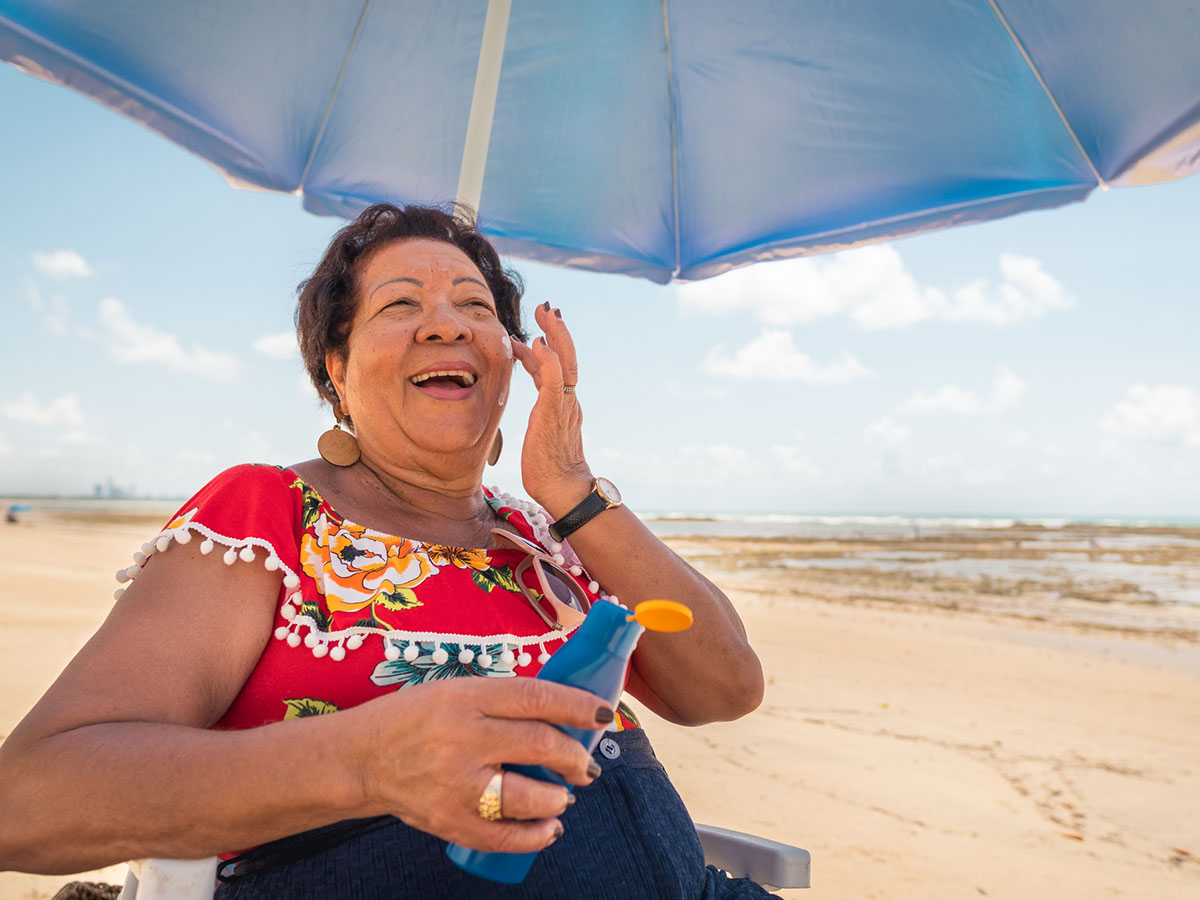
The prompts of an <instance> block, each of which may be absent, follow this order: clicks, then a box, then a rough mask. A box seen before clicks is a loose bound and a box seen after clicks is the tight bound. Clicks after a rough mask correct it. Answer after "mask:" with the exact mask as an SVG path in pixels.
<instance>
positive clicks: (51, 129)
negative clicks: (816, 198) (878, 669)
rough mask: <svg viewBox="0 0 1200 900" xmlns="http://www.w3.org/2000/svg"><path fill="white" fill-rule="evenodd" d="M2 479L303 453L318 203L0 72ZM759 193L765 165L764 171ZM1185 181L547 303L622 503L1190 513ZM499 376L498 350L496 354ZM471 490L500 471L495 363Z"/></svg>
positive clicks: (593, 284) (208, 469)
mask: <svg viewBox="0 0 1200 900" xmlns="http://www.w3.org/2000/svg"><path fill="white" fill-rule="evenodd" d="M0 104H2V105H3V108H4V110H5V119H6V126H7V128H8V132H7V137H8V139H7V140H6V141H5V143H4V145H3V146H2V147H0V163H2V165H0V179H2V187H3V196H4V197H5V200H6V213H7V214H6V215H5V216H3V217H0V309H3V312H4V316H5V328H4V329H3V337H0V341H2V342H3V345H2V346H3V349H4V358H5V360H6V362H7V365H6V366H5V368H4V371H3V374H0V495H12V494H17V493H20V494H73V495H76V496H88V495H90V494H91V493H92V492H93V490H94V487H95V486H96V485H102V486H105V485H107V484H109V483H110V479H111V483H112V484H113V485H114V486H122V487H123V489H131V488H134V487H136V490H137V491H138V493H139V494H141V495H145V496H170V497H186V496H188V495H190V494H191V493H193V492H194V491H196V490H197V489H198V488H199V487H200V486H201V485H202V484H203V483H204V482H205V481H207V480H208V479H209V478H210V477H212V475H214V474H215V473H216V472H218V471H220V470H221V469H222V468H225V467H227V466H230V465H234V464H236V463H239V462H243V461H259V462H272V463H278V464H288V463H292V462H296V461H298V460H301V459H305V458H308V457H311V456H313V455H315V442H316V438H317V436H318V435H319V434H320V432H321V431H322V430H324V429H325V428H326V427H328V425H329V424H330V421H331V419H330V415H329V413H328V411H327V410H326V409H324V408H323V407H322V406H321V404H319V403H318V401H317V399H316V396H315V393H314V391H313V389H312V388H311V386H309V385H308V384H307V382H306V378H305V376H304V373H303V367H302V365H301V364H300V361H299V356H298V353H297V351H296V349H295V341H294V338H293V337H292V335H291V316H292V309H293V305H294V302H295V301H294V298H295V286H296V284H297V283H298V282H299V281H300V280H301V279H302V278H303V277H305V275H306V274H307V273H308V272H309V271H311V268H312V266H313V265H314V264H315V263H316V261H317V260H318V259H319V257H320V254H321V252H322V250H323V248H324V246H325V244H326V242H327V241H328V239H329V237H330V236H331V235H332V233H333V231H334V230H336V229H337V228H338V227H339V226H340V225H341V224H342V223H341V222H340V221H338V220H334V219H322V218H317V217H314V216H310V215H308V214H306V213H304V212H303V211H302V209H301V208H300V204H299V202H298V200H297V199H296V198H295V197H290V196H280V195H271V194H265V193H256V192H244V191H236V190H234V189H232V188H230V187H229V186H228V185H226V184H225V183H224V182H223V180H222V179H221V178H220V177H219V176H218V175H217V174H216V173H215V172H214V171H213V170H212V169H211V168H209V167H208V166H207V165H206V164H204V163H203V162H201V161H199V160H197V159H195V158H194V157H191V156H189V155H188V154H187V153H185V152H184V151H182V150H180V149H179V148H177V147H174V146H172V145H170V144H169V143H168V142H166V141H165V140H163V139H161V138H159V137H157V136H156V135H153V134H151V133H149V132H148V131H146V130H145V129H143V128H141V127H140V126H138V125H136V124H133V123H131V122H129V121H127V120H124V119H122V118H121V117H120V116H118V115H116V114H114V113H112V112H110V111H108V110H105V109H102V108H100V107H99V106H97V105H96V104H94V103H92V102H91V101H88V100H86V99H84V98H82V97H80V96H78V95H75V94H73V93H72V92H70V91H68V90H66V89H63V88H61V87H57V86H53V85H49V84H44V83H41V82H38V81H36V80H34V79H32V78H30V77H28V76H26V75H24V74H22V73H20V72H18V71H17V70H15V69H13V68H12V67H9V66H0ZM781 189H786V186H781ZM1198 245H1200V178H1195V177H1193V178H1190V179H1185V180H1183V181H1180V182H1175V183H1170V184H1164V185H1158V186H1153V187H1144V188H1124V189H1114V190H1112V191H1109V192H1106V193H1099V192H1098V193H1097V194H1096V195H1094V196H1093V197H1092V198H1091V199H1089V200H1088V201H1087V202H1086V203H1084V204H1077V205H1074V206H1070V207H1064V208H1062V209H1058V210H1052V211H1047V212H1041V213H1032V214H1027V215H1024V216H1019V217H1016V218H1012V219H1007V220H1001V221H997V222H992V223H987V224H983V225H976V226H970V227H966V228H960V229H953V230H950V231H946V232H940V233H936V234H929V235H924V236H921V237H916V238H908V239H904V240H901V241H896V242H892V243H887V244H878V245H873V246H869V247H865V248H861V249H858V250H853V251H847V252H845V253H840V254H834V255H829V256H822V257H814V258H809V259H799V260H791V261H786V262H776V263H765V264H759V265H756V266H751V267H748V268H745V269H741V270H737V271H735V272H733V273H730V274H727V275H723V276H720V277H718V278H715V279H711V280H709V281H704V282H699V283H696V284H693V285H684V286H669V287H660V286H657V285H653V284H650V283H648V282H641V281H636V280H633V279H629V278H625V277H622V276H611V275H610V276H605V275H596V274H591V273H584V272H575V271H570V270H564V269H555V268H551V267H548V266H544V265H538V264H532V263H525V262H523V261H520V260H513V261H512V264H513V265H514V267H515V268H517V269H518V270H519V271H520V272H521V273H522V275H523V276H524V278H525V281H526V283H527V286H528V290H527V293H526V303H525V305H526V310H527V312H526V316H525V319H526V322H527V324H530V325H532V318H533V317H532V314H531V313H530V312H528V310H531V309H532V307H533V305H534V304H535V303H540V302H542V301H544V300H550V301H551V302H552V303H554V304H555V305H558V306H561V307H562V309H563V315H564V317H565V320H566V321H567V323H568V325H569V326H570V327H572V329H573V330H574V334H575V337H576V342H577V345H578V347H579V352H580V359H581V379H580V389H579V390H580V398H581V401H582V403H583V405H584V409H585V414H586V424H585V443H586V447H587V449H588V457H589V461H590V463H591V466H592V468H593V470H594V471H595V472H596V473H597V474H603V475H606V476H608V477H610V478H611V479H612V480H613V481H614V482H616V483H617V484H618V485H619V486H620V487H621V489H622V492H623V493H624V495H625V496H626V498H627V500H628V502H629V503H630V505H631V506H632V507H633V508H634V509H637V510H657V511H669V510H678V511H747V512H751V511H763V512H771V511H775V512H788V513H805V512H812V513H838V512H848V513H889V512H894V513H926V514H995V515H1005V514H1018V515H1069V516H1085V517H1103V516H1106V515H1107V516H1121V517H1125V516H1134V517H1136V516H1145V517H1150V518H1154V517H1165V518H1180V517H1188V516H1189V515H1191V516H1195V515H1200V363H1198V362H1197V359H1196V352H1195V349H1194V345H1195V343H1196V335H1200V302H1198V301H1200V296H1198V295H1200V290H1198V288H1197V285H1198V284H1200V277H1198V276H1200V261H1198V260H1197V253H1196V250H1195V248H1196V247H1197V246H1198ZM518 374H519V373H518ZM514 385H515V386H514V389H513V394H512V397H511V400H510V403H509V410H508V413H507V416H506V419H505V423H504V430H505V435H506V450H505V455H504V457H503V458H502V459H501V461H500V464H499V465H498V466H497V467H496V468H495V469H493V470H489V472H488V473H487V475H486V476H485V478H486V479H487V481H488V483H489V484H490V483H493V482H494V483H496V484H499V485H502V486H503V487H505V488H506V489H508V490H513V491H517V492H520V490H521V485H520V476H519V451H520V437H521V433H522V431H523V427H524V421H525V417H526V415H527V411H528V408H529V406H530V404H531V402H532V391H531V390H530V388H529V385H528V384H527V383H526V382H525V381H523V380H521V379H517V380H515V382H514Z"/></svg>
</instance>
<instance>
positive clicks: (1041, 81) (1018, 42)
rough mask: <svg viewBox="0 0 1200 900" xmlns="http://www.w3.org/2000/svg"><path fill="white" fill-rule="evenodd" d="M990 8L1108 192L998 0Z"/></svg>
mask: <svg viewBox="0 0 1200 900" xmlns="http://www.w3.org/2000/svg"><path fill="white" fill-rule="evenodd" d="M988 6H990V7H991V8H992V12H993V13H995V14H996V18H997V19H999V20H1000V24H1001V25H1003V26H1004V30H1005V31H1007V32H1008V37H1009V39H1010V40H1011V41H1012V42H1013V45H1014V46H1015V47H1016V48H1017V49H1018V50H1019V51H1020V52H1021V57H1022V58H1023V59H1024V60H1025V65H1027V66H1029V70H1030V71H1031V72H1033V77H1034V78H1036V79H1037V82H1038V84H1040V85H1041V86H1042V90H1043V91H1044V92H1045V94H1046V96H1047V97H1048V98H1049V99H1050V103H1051V104H1052V105H1053V106H1054V111H1055V112H1056V113H1058V117H1059V118H1060V119H1061V120H1062V123H1063V125H1065V126H1066V129H1067V133H1068V134H1070V135H1071V140H1073V141H1074V142H1075V146H1076V147H1078V148H1079V152H1080V153H1081V154H1082V155H1083V159H1084V162H1086V163H1087V164H1088V168H1089V169H1091V170H1092V175H1093V176H1094V177H1095V179H1096V183H1097V184H1098V185H1100V187H1101V189H1102V190H1106V191H1107V190H1108V182H1106V181H1105V180H1104V177H1103V176H1102V175H1101V174H1100V171H1099V170H1098V169H1097V168H1096V164H1095V163H1093V162H1092V158H1091V157H1090V156H1089V155H1088V152H1087V150H1086V149H1084V146H1083V142H1082V141H1080V140H1079V135H1077V134H1076V133H1075V129H1074V128H1072V127H1071V123H1070V121H1069V120H1068V119H1067V114H1066V113H1065V112H1063V108H1062V107H1061V106H1059V105H1058V100H1056V99H1055V97H1054V94H1053V93H1052V92H1051V91H1050V86H1049V85H1048V84H1046V79H1044V78H1043V77H1042V73H1041V72H1040V71H1038V67H1037V65H1036V64H1035V63H1034V61H1033V58H1032V57H1031V56H1030V55H1029V51H1028V50H1026V49H1025V44H1024V43H1022V41H1021V39H1020V38H1019V37H1017V33H1016V32H1015V31H1013V29H1012V26H1011V25H1010V24H1009V22H1008V19H1007V18H1006V17H1005V15H1004V13H1003V12H1001V10H1000V7H999V6H997V5H996V0H988Z"/></svg>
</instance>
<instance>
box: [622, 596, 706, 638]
mask: <svg viewBox="0 0 1200 900" xmlns="http://www.w3.org/2000/svg"><path fill="white" fill-rule="evenodd" d="M627 621H633V622H637V623H638V624H639V625H641V626H642V627H643V628H645V629H646V630H647V631H683V630H685V629H687V628H691V627H692V611H691V610H690V609H688V608H687V607H686V606H684V605H683V604H682V603H676V602H675V601H674V600H646V601H643V602H642V603H639V604H638V605H637V606H635V607H634V608H633V615H632V616H629V618H628V620H627Z"/></svg>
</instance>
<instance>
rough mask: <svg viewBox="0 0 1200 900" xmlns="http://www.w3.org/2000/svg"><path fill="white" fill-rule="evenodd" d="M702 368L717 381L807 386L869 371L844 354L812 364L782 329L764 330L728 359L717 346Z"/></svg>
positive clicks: (862, 375)
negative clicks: (742, 380)
mask: <svg viewBox="0 0 1200 900" xmlns="http://www.w3.org/2000/svg"><path fill="white" fill-rule="evenodd" d="M703 368H704V371H705V372H706V373H707V374H709V375H714V376H719V377H727V378H743V379H761V380H765V381H804V382H807V383H809V384H843V383H845V382H847V381H855V380H857V379H859V378H866V377H867V376H869V375H870V374H871V370H870V369H868V368H867V367H866V366H864V365H863V364H862V363H860V362H859V361H858V360H857V359H855V357H854V356H853V355H851V354H850V353H848V352H846V351H845V350H843V351H842V353H841V355H840V356H839V357H838V358H837V359H836V360H834V361H833V362H829V363H825V364H824V365H820V364H818V363H816V362H814V361H813V359H812V357H810V356H809V355H808V354H807V353H803V352H801V351H799V350H797V349H796V345H795V344H794V343H793V342H792V335H791V332H789V331H784V330H782V329H778V330H776V329H764V330H763V332H762V334H760V335H759V336H758V337H757V338H755V339H754V340H752V341H751V342H750V343H748V344H746V345H745V346H744V347H742V348H740V349H739V350H737V351H736V352H735V353H734V354H733V355H732V356H730V355H729V354H727V353H726V351H725V345H724V344H718V345H717V346H716V347H713V349H712V350H710V351H709V354H708V357H707V358H706V359H705V360H704V363H703Z"/></svg>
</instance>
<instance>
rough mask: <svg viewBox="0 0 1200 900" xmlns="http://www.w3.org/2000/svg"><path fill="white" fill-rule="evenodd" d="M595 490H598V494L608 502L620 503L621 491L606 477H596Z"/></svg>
mask: <svg viewBox="0 0 1200 900" xmlns="http://www.w3.org/2000/svg"><path fill="white" fill-rule="evenodd" d="M596 490H597V491H599V492H600V496H601V497H603V498H604V500H605V501H606V502H608V503H620V502H621V492H620V491H618V490H617V486H616V485H615V484H613V483H612V482H611V481H609V480H608V479H607V478H597V479H596Z"/></svg>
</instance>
